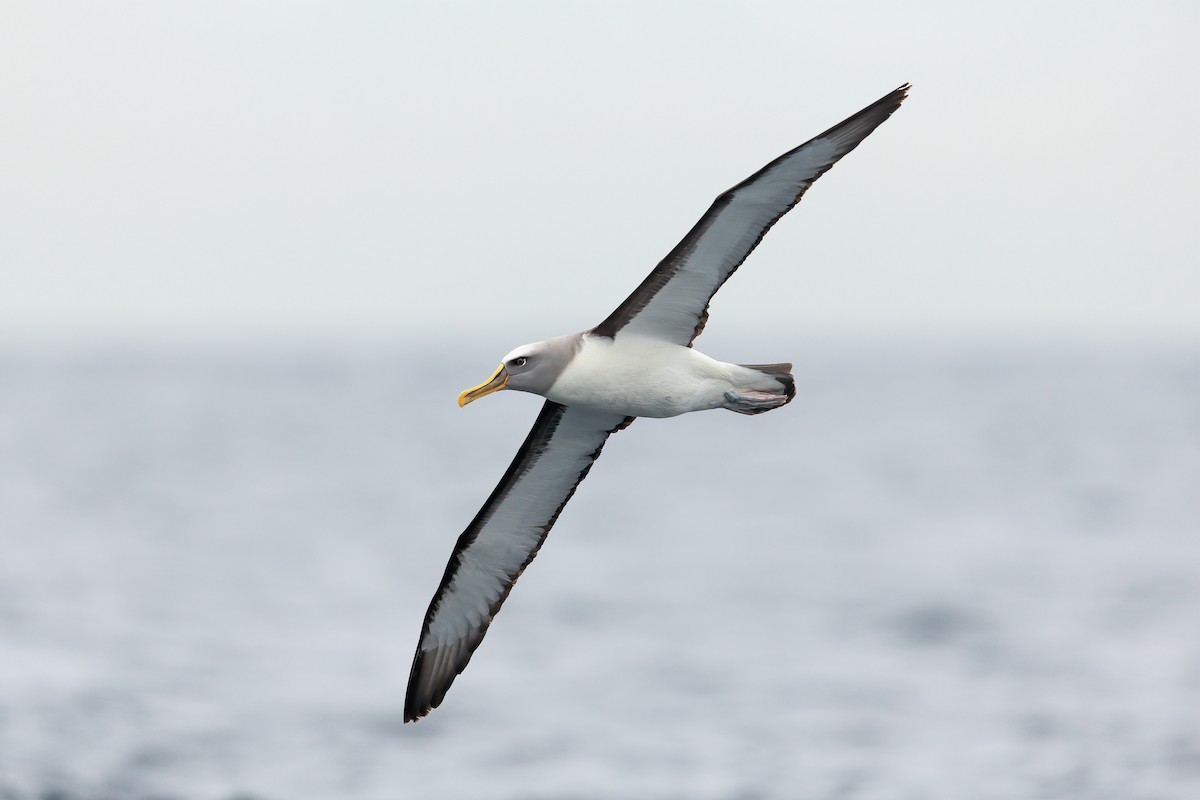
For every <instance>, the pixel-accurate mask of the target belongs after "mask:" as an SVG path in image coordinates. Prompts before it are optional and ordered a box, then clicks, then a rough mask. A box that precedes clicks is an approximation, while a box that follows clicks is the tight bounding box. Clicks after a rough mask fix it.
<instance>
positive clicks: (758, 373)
mask: <svg viewBox="0 0 1200 800" xmlns="http://www.w3.org/2000/svg"><path fill="white" fill-rule="evenodd" d="M737 366H738V367H740V368H741V369H744V370H747V371H748V373H749V374H745V373H743V374H742V375H741V376H739V377H740V378H741V380H738V381H737V382H736V384H735V385H736V388H735V389H731V390H730V391H728V392H726V393H725V401H726V404H725V408H727V409H729V410H730V411H736V412H738V413H739V414H761V413H763V412H764V411H770V410H771V409H773V408H779V407H780V406H785V405H787V404H788V403H790V402H791V400H792V398H793V397H795V396H796V381H795V379H794V378H793V377H792V373H791V369H792V365H791V364H738V365H737Z"/></svg>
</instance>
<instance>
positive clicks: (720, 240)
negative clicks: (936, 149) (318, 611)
mask: <svg viewBox="0 0 1200 800" xmlns="http://www.w3.org/2000/svg"><path fill="white" fill-rule="evenodd" d="M909 88H910V86H909V84H905V85H903V86H901V87H900V88H898V89H896V90H895V91H893V92H891V93H889V94H888V95H886V96H884V97H882V98H880V99H879V100H877V101H876V102H874V103H872V104H871V105H869V106H867V107H866V108H864V109H863V110H862V111H859V112H858V113H857V114H854V115H853V116H851V117H850V118H849V119H847V120H845V121H844V122H840V123H838V124H837V125H834V126H833V127H832V128H830V129H829V130H827V131H825V132H824V133H822V134H821V135H820V136H817V137H816V138H814V139H811V140H809V141H808V142H805V143H804V144H802V145H800V146H799V147H797V148H795V149H794V150H790V151H788V152H786V153H784V154H783V155H781V156H780V157H779V158H776V159H775V160H774V161H772V162H771V163H769V164H767V165H766V166H765V167H763V168H762V169H760V170H759V171H758V172H755V173H754V174H753V175H751V176H750V177H749V178H747V179H746V180H744V181H742V182H741V183H739V184H737V185H736V186H734V187H733V188H732V189H729V190H728V191H726V192H723V193H722V194H721V195H719V196H718V197H717V199H716V200H715V201H714V202H713V204H712V206H711V207H710V208H709V209H708V211H707V212H705V214H704V216H702V217H701V218H700V221H699V222H697V223H696V225H695V226H694V227H693V228H692V229H691V230H690V231H688V234H687V235H686V236H684V237H683V240H682V241H681V242H680V243H679V244H677V245H676V246H675V249H673V250H672V251H671V252H670V253H668V254H667V257H666V258H664V259H663V260H662V261H661V262H659V264H658V266H656V267H655V268H654V270H653V271H652V272H651V273H650V274H649V275H648V276H647V277H646V279H645V280H644V281H642V283H641V285H639V286H638V287H637V288H636V289H634V291H633V294H631V295H629V297H627V298H626V299H625V301H624V302H623V303H621V305H619V306H617V309H616V310H615V311H613V312H612V314H610V315H609V316H608V318H607V319H605V320H604V321H603V322H601V323H600V324H599V325H597V326H596V327H594V328H590V329H589V330H586V331H583V332H581V333H572V334H568V335H566V336H559V337H557V338H554V339H547V340H546V341H543V342H535V343H534V344H527V345H523V346H521V347H518V348H517V349H515V350H513V351H512V352H511V353H509V354H508V355H506V356H505V357H504V360H503V361H502V362H501V364H500V366H499V367H498V368H497V369H496V371H495V372H494V373H492V375H491V377H489V378H488V379H487V380H486V381H484V382H483V383H481V384H479V385H478V386H475V387H473V388H471V389H467V390H466V391H464V392H463V393H462V394H460V395H459V397H458V404H459V406H465V405H466V404H467V403H470V402H473V401H475V400H478V399H479V398H481V397H485V396H486V395H489V394H492V393H493V392H498V391H500V390H502V389H516V390H518V391H523V392H532V393H533V394H538V395H541V396H542V397H544V398H546V402H545V404H544V405H543V406H542V411H541V413H540V414H538V417H537V420H536V421H535V422H534V423H533V429H532V430H530V432H529V436H528V437H527V438H526V439H525V443H524V444H522V445H521V449H520V450H519V451H518V452H517V455H516V458H514V459H513V461H512V464H510V465H509V467H508V470H507V471H506V472H505V473H504V477H503V478H501V479H500V483H499V484H498V485H497V486H496V488H495V489H494V490H493V491H492V494H491V496H490V497H489V498H488V499H487V502H485V503H484V504H483V508H481V509H480V510H479V513H478V514H476V515H475V519H473V520H472V521H471V524H470V525H468V526H467V529H466V530H465V531H464V532H463V534H462V535H461V536H459V538H458V542H457V543H456V544H455V545H454V552H453V553H451V555H450V563H449V564H447V566H446V572H445V574H444V575H443V576H442V582H441V584H440V585H439V586H438V588H437V591H436V592H434V595H433V600H432V601H431V602H430V604H429V610H428V611H427V612H426V614H425V622H424V625H423V626H422V629H421V636H420V639H419V641H418V643H417V652H416V656H415V657H414V658H413V664H412V671H411V672H410V674H409V679H408V695H407V697H406V699H405V702H404V720H405V722H411V721H413V720H416V719H419V718H421V717H423V716H425V715H426V714H427V713H429V711H430V710H431V709H433V708H436V707H437V706H438V705H440V704H441V702H442V700H443V699H444V698H445V696H446V692H447V690H448V689H449V688H450V685H451V684H452V683H453V682H454V679H455V677H457V676H458V674H459V673H461V672H462V671H463V669H465V668H466V666H467V662H468V661H470V659H471V654H472V653H473V652H474V651H475V648H476V647H478V646H479V643H480V642H481V641H482V640H483V636H484V634H485V633H487V629H488V625H490V624H491V621H492V618H493V617H495V616H496V613H497V612H498V611H499V610H500V606H501V604H502V603H503V602H504V600H505V598H506V597H508V593H509V591H511V590H512V587H513V584H514V583H515V582H516V580H517V578H518V577H520V575H521V572H522V571H523V570H524V569H525V567H527V566H529V562H531V561H532V560H533V557H534V556H535V555H537V552H538V548H540V547H541V546H542V542H543V541H545V539H546V534H547V533H549V532H550V528H551V526H553V525H554V521H555V520H556V519H557V518H558V515H559V513H560V512H561V511H562V510H563V507H564V506H565V505H566V504H567V501H568V500H570V499H571V495H572V494H574V493H575V489H576V488H577V487H578V486H579V483H580V482H581V481H582V480H583V479H584V477H585V476H586V475H587V473H588V470H590V469H591V467H592V464H593V463H594V462H595V460H596V458H597V457H599V455H600V450H601V448H602V447H603V446H604V443H605V441H606V440H607V439H608V437H609V435H610V434H612V433H615V432H617V431H619V430H622V429H623V428H626V427H627V426H628V425H629V424H630V423H631V422H633V420H634V419H635V418H637V417H673V416H676V415H678V414H685V413H687V412H690V411H703V410H706V409H712V408H726V409H729V410H730V411H736V412H738V413H740V414H761V413H763V412H764V411H770V410H771V409H774V408H779V407H780V406H783V405H786V404H787V403H788V402H789V401H791V399H792V397H793V396H794V395H795V391H796V390H795V384H794V382H793V380H792V375H791V367H792V365H791V364H726V363H723V362H721V361H716V360H714V359H712V358H709V357H708V356H706V355H703V354H702V353H700V352H698V351H696V350H694V349H692V342H693V341H694V340H695V338H696V337H697V336H699V335H700V332H701V331H703V330H704V324H705V322H706V321H707V320H708V303H709V300H711V299H712V296H713V295H714V294H715V293H716V291H717V290H718V289H719V288H721V285H722V284H723V283H725V281H726V280H727V279H728V278H729V276H730V275H732V274H733V272H734V271H735V270H736V269H737V268H738V267H739V266H741V264H742V262H743V261H745V260H746V257H747V256H748V255H750V253H751V251H753V250H754V248H755V247H756V246H757V245H758V243H759V242H760V241H762V238H763V236H765V235H766V233H767V231H768V230H770V228H771V226H772V225H774V224H775V223H776V222H777V221H778V220H779V218H780V217H782V216H783V215H784V214H786V213H787V212H788V211H790V210H791V209H792V207H793V206H795V205H796V203H798V202H800V198H801V197H802V196H803V195H804V192H805V191H807V190H808V187H809V186H811V185H812V183H813V181H815V180H816V179H817V178H819V177H820V176H821V175H822V174H824V172H825V171H826V170H827V169H829V168H830V167H832V166H833V165H834V164H836V163H837V161H838V159H840V158H841V157H842V156H844V155H846V154H847V153H849V152H850V151H851V150H853V149H854V148H855V147H857V146H858V144H859V143H860V142H861V141H862V140H863V139H865V138H867V136H868V135H870V133H871V132H872V131H873V130H875V128H877V127H878V126H879V125H880V124H882V123H883V121H884V120H886V119H887V118H888V117H889V116H891V115H892V113H893V112H894V111H895V110H896V109H897V108H899V107H900V104H901V103H902V102H903V101H904V98H905V97H906V96H907V93H908V90H909Z"/></svg>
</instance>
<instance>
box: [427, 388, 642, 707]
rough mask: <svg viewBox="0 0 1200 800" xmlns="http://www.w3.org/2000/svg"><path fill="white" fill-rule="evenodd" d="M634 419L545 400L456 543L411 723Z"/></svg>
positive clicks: (442, 691)
mask: <svg viewBox="0 0 1200 800" xmlns="http://www.w3.org/2000/svg"><path fill="white" fill-rule="evenodd" d="M632 421H633V418H632V417H621V416H618V415H616V414H603V413H599V412H594V411H587V410H583V409H579V408H569V407H567V406H563V405H559V404H558V403H554V402H550V401H546V404H545V405H544V406H543V407H542V413H541V414H539V415H538V418H537V421H536V422H534V423H533V429H532V430H531V431H530V432H529V436H528V437H527V438H526V439H525V444H523V445H521V449H520V450H519V451H518V452H517V456H516V458H514V459H513V462H512V464H510V465H509V467H508V471H507V472H505V473H504V477H503V478H501V479H500V483H499V484H498V485H497V486H496V488H495V490H493V491H492V496H491V497H489V498H488V499H487V502H486V503H484V504H483V508H481V509H480V510H479V513H478V514H476V515H475V519H474V520H472V521H471V524H470V525H468V526H467V529H466V531H464V532H463V534H462V536H460V537H458V543H457V544H455V545H454V552H453V553H452V554H451V555H450V563H449V564H447V565H446V574H445V575H443V576H442V583H441V585H440V586H438V588H437V591H436V592H435V593H434V595H433V601H432V602H431V603H430V604H429V610H428V611H427V612H426V613H425V625H424V626H423V627H422V629H421V639H420V641H419V642H418V643H417V654H416V656H415V657H414V658H413V665H412V672H411V673H409V677H408V696H407V697H406V698H405V701H404V721H405V722H411V721H413V720H415V719H419V718H420V717H423V716H425V715H426V714H427V713H429V711H430V709H432V708H435V707H437V706H438V705H439V704H440V703H441V702H442V698H444V697H445V696H446V691H447V690H448V689H449V688H450V684H452V683H453V682H454V678H455V677H456V676H457V675H458V674H459V673H460V672H462V671H463V669H464V668H466V666H467V662H468V661H470V660H471V653H473V652H474V651H475V648H476V647H478V646H479V643H480V642H481V641H482V640H483V635H484V634H485V633H487V629H488V625H489V624H491V621H492V617H494V616H496V613H497V612H498V611H499V610H500V605H501V604H502V603H503V602H504V599H505V598H506V597H508V593H509V591H510V590H511V589H512V586H513V584H514V583H515V582H516V580H517V578H518V577H520V575H521V572H522V571H523V570H524V569H525V567H526V566H528V565H529V562H530V561H532V560H533V557H534V556H535V555H537V551H538V548H539V547H541V546H542V542H543V541H544V540H545V538H546V534H547V533H549V532H550V528H551V526H552V525H554V520H555V519H557V518H558V514H559V512H560V511H562V509H563V506H565V505H566V504H567V501H568V500H570V499H571V495H572V494H574V493H575V487H577V486H578V485H579V483H580V481H582V480H583V479H584V477H585V476H586V475H587V473H588V470H589V469H591V467H592V463H593V462H594V461H595V460H596V458H597V457H598V456H599V455H600V448H602V447H603V446H604V442H605V440H606V439H607V438H608V435H609V434H610V433H613V432H615V431H617V430H620V429H621V428H624V427H625V426H626V425H628V424H629V423H630V422H632Z"/></svg>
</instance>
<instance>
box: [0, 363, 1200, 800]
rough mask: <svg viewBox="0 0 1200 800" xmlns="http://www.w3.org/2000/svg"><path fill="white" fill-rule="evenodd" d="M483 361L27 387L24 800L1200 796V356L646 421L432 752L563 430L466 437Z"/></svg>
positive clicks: (18, 421)
mask: <svg viewBox="0 0 1200 800" xmlns="http://www.w3.org/2000/svg"><path fill="white" fill-rule="evenodd" d="M712 355H715V356H718V357H725V358H729V360H739V359H735V358H734V357H733V356H727V355H722V354H718V353H712ZM740 360H753V359H747V358H742V359H740ZM490 363H491V362H488V363H483V364H475V363H473V364H464V363H460V362H455V361H453V359H452V358H451V357H450V356H449V355H445V356H443V354H440V353H437V352H436V351H430V350H428V349H420V350H417V349H414V350H413V351H411V352H401V351H391V352H371V353H364V352H338V351H336V350H332V349H329V350H324V351H320V352H304V351H302V350H299V349H297V350H293V351H279V352H267V351H263V352H252V351H248V352H242V353H232V354H231V353H225V354H207V355H206V354H201V353H190V354H170V353H166V352H158V353H148V352H136V351H131V350H95V351H91V352H87V353H84V352H78V353H74V354H72V353H58V354H48V353H35V352H32V351H30V352H22V351H20V350H12V349H10V350H9V351H6V352H5V353H4V354H3V355H0V798H3V800H34V799H36V800H49V798H55V799H56V800H108V799H112V800H117V799H118V798H120V799H122V800H126V799H132V800H148V799H149V798H155V799H156V800H169V799H171V798H179V799H180V800H183V799H184V798H187V799H189V800H190V799H191V798H211V799H212V800H234V798H239V799H240V800H249V799H250V798H259V799H261V800H269V799H275V798H277V799H278V800H285V799H294V800H303V799H306V798H314V800H315V799H316V798H333V797H336V798H341V799H342V800H385V799H387V800H394V798H406V797H428V796H435V795H436V796H443V797H448V798H476V797H489V798H576V799H577V800H592V799H598V798H611V797H636V798H642V799H645V798H663V799H666V798H679V799H681V800H682V799H683V798H689V799H691V800H707V799H708V798H712V799H713V800H733V799H734V798H739V799H740V800H750V799H751V798H761V799H763V800H766V799H768V798H821V799H825V798H829V799H832V798H840V799H842V800H851V799H853V798H872V799H874V800H901V798H923V799H928V798H946V800H950V799H951V798H964V797H970V798H973V800H987V799H988V798H996V800H1000V799H1001V798H1003V799H1005V800H1011V799H1012V798H1025V799H1029V798H1079V799H1080V800H1084V799H1085V798H1086V800H1104V799H1105V798H1112V799H1113V800H1137V799H1138V798H1144V799H1145V800H1151V799H1152V798H1172V799H1175V798H1177V799H1178V800H1188V798H1197V797H1200V354H1198V353H1196V352H1194V351H1193V352H1188V351H1172V352H1167V351H1162V352H1156V351H1133V350H1128V351H1121V352H1106V351H1102V350H1086V349H1081V350H1076V351H1063V352H1056V353H1048V352H1036V351H1033V350H1015V351H1010V352H1005V351H1002V350H987V351H968V350H960V351H955V352H949V351H945V350H922V349H920V348H906V347H902V346H896V347H892V348H882V349H876V350H871V349H869V348H862V347H858V348H846V349H844V350H842V351H832V352H830V351H826V352H815V351H810V352H808V353H801V354H798V356H797V362H796V369H795V372H796V376H797V385H798V389H799V394H798V396H797V398H796V400H795V401H794V402H793V403H792V404H791V405H790V406H788V407H787V408H785V409H782V410H779V411H774V412H772V413H770V414H764V415H761V416H759V417H744V416H741V415H736V414H730V413H727V412H722V411H713V412H707V413H703V414H693V415H689V416H686V417H681V418H678V419H674V420H665V421H664V420H639V421H638V422H636V423H635V424H634V425H633V426H632V427H630V428H629V429H628V430H627V431H624V432H622V433H620V434H618V435H616V436H614V437H612V438H611V439H610V440H609V443H608V445H607V447H606V450H605V453H604V456H603V457H602V458H601V459H600V461H599V462H598V464H597V466H596V469H595V470H593V472H592V475H591V477H589V478H588V480H587V481H586V482H585V483H584V484H583V486H582V487H581V488H580V491H579V492H578V494H577V495H576V497H575V499H574V500H572V502H571V504H570V505H569V506H568V507H567V509H566V510H565V511H564V513H563V515H562V517H561V518H560V519H559V522H558V525H557V526H556V528H555V530H554V531H553V533H552V534H551V535H550V538H549V539H548V540H547V542H546V546H545V547H544V548H543V549H542V552H541V554H540V555H539V556H538V558H537V560H536V561H535V562H534V563H533V564H532V565H531V566H530V568H529V570H528V571H527V572H526V574H525V575H524V576H523V577H522V579H521V581H520V583H519V584H518V586H517V588H516V589H515V590H514V592H513V594H512V596H511V597H510V598H509V600H508V602H507V603H506V605H505V607H504V609H503V611H502V612H501V614H500V615H499V617H498V618H497V621H496V623H495V624H494V625H493V627H492V629H491V632H490V633H489V635H488V637H487V639H486V640H485V641H484V643H483V645H482V646H481V648H480V649H479V651H478V652H477V653H476V655H475V658H474V660H473V661H472V663H471V665H470V667H469V668H468V669H467V670H466V672H465V673H464V674H463V675H462V676H460V677H459V679H458V681H457V683H456V684H455V686H454V687H453V689H452V690H451V691H450V693H449V695H448V696H447V699H446V701H445V703H444V704H443V706H442V707H441V708H439V709H436V710H435V711H434V712H433V713H432V714H431V715H430V717H429V718H427V719H425V720H423V721H421V722H420V723H418V724H415V725H403V724H402V722H401V719H402V717H401V713H402V704H403V692H404V685H405V680H406V678H407V673H408V668H409V662H410V659H411V656H412V651H413V649H414V647H415V645H416V637H417V633H418V631H419V628H420V623H421V619H422V617H423V615H424V612H425V608H426V605H427V603H428V602H429V599H430V596H431V594H432V592H433V590H434V588H435V587H436V586H437V584H438V581H439V579H440V577H441V573H442V570H443V569H444V567H445V562H446V559H447V558H448V556H449V554H450V550H451V547H452V545H453V543H454V540H455V538H456V537H457V535H458V534H459V532H460V531H461V530H462V528H463V527H464V526H465V525H466V524H467V522H468V521H469V520H470V519H471V517H472V516H473V515H474V513H475V511H476V510H477V508H478V506H479V504H480V503H481V502H482V500H483V499H484V498H485V497H486V496H487V493H488V491H490V489H491V487H492V486H493V485H494V483H495V482H496V480H498V479H499V477H500V475H501V473H502V472H503V470H504V468H505V467H506V466H507V464H508V461H509V459H510V458H511V457H512V455H513V453H514V452H515V450H516V448H517V446H518V444H519V443H520V442H521V440H522V439H523V438H524V435H525V433H526V431H527V430H528V427H529V425H530V424H531V422H532V420H533V418H534V416H535V415H536V412H537V409H538V408H539V405H540V402H541V401H540V398H533V397H529V396H525V395H518V394H516V393H505V394H501V395H497V396H496V397H494V398H488V399H487V400H486V401H485V402H481V403H477V404H474V405H472V406H471V407H470V408H468V409H466V410H464V411H460V410H458V409H457V408H455V407H454V397H455V395H456V394H457V392H458V391H459V390H460V389H462V388H464V387H465V386H467V385H470V384H472V383H475V382H477V381H478V380H479V379H481V378H482V377H484V376H486V374H487V373H488V372H489V371H490Z"/></svg>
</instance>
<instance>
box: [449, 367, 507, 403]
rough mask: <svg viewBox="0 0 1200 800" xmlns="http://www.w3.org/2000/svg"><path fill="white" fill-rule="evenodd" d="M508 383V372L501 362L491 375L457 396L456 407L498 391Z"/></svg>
mask: <svg viewBox="0 0 1200 800" xmlns="http://www.w3.org/2000/svg"><path fill="white" fill-rule="evenodd" d="M507 385H508V372H507V371H506V370H505V369H504V365H503V364H501V365H500V366H499V367H497V369H496V371H495V372H493V373H492V377H490V378H488V379H487V380H486V381H484V382H483V383H481V384H479V385H478V386H472V387H471V388H470V389H467V390H466V391H465V392H463V393H462V394H460V395H459V396H458V407H459V408H462V407H463V406H465V405H466V404H467V403H470V402H471V401H472V400H478V399H479V398H481V397H483V396H484V395H489V394H491V393H492V392H498V391H500V390H501V389H503V388H504V387H505V386H507Z"/></svg>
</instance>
